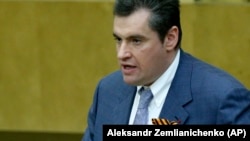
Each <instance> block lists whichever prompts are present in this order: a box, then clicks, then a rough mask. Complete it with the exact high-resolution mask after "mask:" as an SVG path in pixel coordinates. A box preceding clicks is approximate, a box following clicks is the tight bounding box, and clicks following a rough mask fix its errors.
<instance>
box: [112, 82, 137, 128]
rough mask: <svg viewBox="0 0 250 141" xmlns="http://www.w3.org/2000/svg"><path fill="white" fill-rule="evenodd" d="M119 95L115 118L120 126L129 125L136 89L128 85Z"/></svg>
mask: <svg viewBox="0 0 250 141" xmlns="http://www.w3.org/2000/svg"><path fill="white" fill-rule="evenodd" d="M118 93H119V94H118V95H119V97H118V103H117V104H116V105H114V106H115V107H114V108H115V109H114V113H115V114H114V117H113V118H114V120H115V122H117V123H119V124H128V123H129V118H130V112H131V108H132V105H133V102H134V97H135V94H136V87H134V86H128V85H126V86H124V87H123V88H122V90H121V91H119V92H118Z"/></svg>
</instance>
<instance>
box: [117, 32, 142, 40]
mask: <svg viewBox="0 0 250 141" xmlns="http://www.w3.org/2000/svg"><path fill="white" fill-rule="evenodd" d="M113 36H114V37H115V38H120V37H119V36H118V35H116V34H115V33H113ZM135 38H141V39H144V38H145V37H144V36H142V35H139V34H135V35H131V36H128V37H126V39H135Z"/></svg>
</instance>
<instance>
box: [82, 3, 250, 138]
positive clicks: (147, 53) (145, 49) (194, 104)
mask: <svg viewBox="0 0 250 141" xmlns="http://www.w3.org/2000/svg"><path fill="white" fill-rule="evenodd" d="M113 35H114V37H115V40H116V49H117V58H118V61H119V64H120V70H119V71H116V72H114V73H112V74H110V75H108V76H106V77H104V78H103V79H102V80H100V82H99V84H98V86H97V88H96V91H95V94H94V100H93V104H92V106H91V108H90V110H89V114H88V127H87V129H86V130H85V133H84V137H83V139H82V140H83V141H101V140H102V126H103V125H105V124H134V120H135V118H136V111H137V108H138V105H139V103H140V102H139V99H140V94H139V93H140V92H139V91H140V88H141V87H147V88H148V89H150V90H151V91H152V93H153V99H152V100H151V102H150V104H149V107H148V109H147V110H148V118H147V123H146V124H153V123H152V119H154V118H163V119H166V120H168V121H176V122H175V123H178V124H181V125H184V124H185V125H187V124H250V93H249V91H248V90H247V88H245V87H244V86H243V85H242V84H241V83H240V82H239V81H237V80H236V79H235V78H233V77H232V76H230V75H229V74H227V73H226V72H224V71H222V70H220V69H218V68H216V67H213V66H211V65H209V64H207V63H205V62H202V61H200V60H198V59H196V58H194V57H193V56H191V55H190V54H188V53H186V52H184V51H183V49H182V48H181V38H182V30H181V24H180V11H179V1H178V0H116V1H115V5H114V26H113Z"/></svg>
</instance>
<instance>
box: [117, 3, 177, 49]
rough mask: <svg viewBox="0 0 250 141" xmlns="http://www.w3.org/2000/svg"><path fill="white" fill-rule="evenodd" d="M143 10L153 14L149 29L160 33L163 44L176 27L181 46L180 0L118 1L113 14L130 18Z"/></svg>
mask: <svg viewBox="0 0 250 141" xmlns="http://www.w3.org/2000/svg"><path fill="white" fill-rule="evenodd" d="M142 8H145V9H148V10H150V12H151V13H152V16H151V17H150V20H149V27H150V28H151V29H152V30H154V31H156V32H157V33H158V35H159V38H160V40H161V41H162V42H163V41H164V38H165V36H166V34H167V32H168V30H169V29H170V28H171V27H172V26H174V25H175V26H177V27H178V28H179V41H178V43H177V46H179V45H180V42H181V38H182V30H181V23H180V3H179V0H116V1H115V5H114V11H113V14H114V15H117V16H128V15H130V14H132V13H133V12H135V11H137V10H138V9H142Z"/></svg>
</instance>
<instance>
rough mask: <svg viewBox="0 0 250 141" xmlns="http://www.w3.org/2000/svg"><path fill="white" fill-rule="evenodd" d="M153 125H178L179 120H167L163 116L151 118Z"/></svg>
mask: <svg viewBox="0 0 250 141" xmlns="http://www.w3.org/2000/svg"><path fill="white" fill-rule="evenodd" d="M152 123H153V125H178V124H179V121H169V120H167V119H163V118H152Z"/></svg>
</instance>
